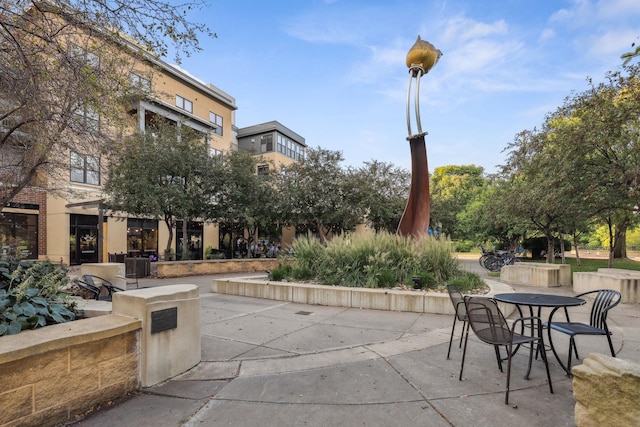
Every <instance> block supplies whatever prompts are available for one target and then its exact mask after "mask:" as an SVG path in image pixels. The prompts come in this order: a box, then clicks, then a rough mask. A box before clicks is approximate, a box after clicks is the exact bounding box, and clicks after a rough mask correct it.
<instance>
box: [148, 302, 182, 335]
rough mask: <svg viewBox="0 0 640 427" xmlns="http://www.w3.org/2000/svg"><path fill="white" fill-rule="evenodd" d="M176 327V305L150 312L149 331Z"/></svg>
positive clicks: (153, 332)
mask: <svg viewBox="0 0 640 427" xmlns="http://www.w3.org/2000/svg"><path fill="white" fill-rule="evenodd" d="M177 327H178V307H172V308H166V309H164V310H157V311H152V312H151V333H152V334H157V333H158V332H162V331H168V330H170V329H175V328H177Z"/></svg>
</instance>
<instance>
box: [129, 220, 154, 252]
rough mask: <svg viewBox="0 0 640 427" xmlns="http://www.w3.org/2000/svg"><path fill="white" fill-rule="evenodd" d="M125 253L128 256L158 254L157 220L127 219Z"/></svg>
mask: <svg viewBox="0 0 640 427" xmlns="http://www.w3.org/2000/svg"><path fill="white" fill-rule="evenodd" d="M127 255H128V256H130V257H139V256H143V257H149V256H150V255H153V256H158V221H157V220H152V219H136V218H128V219H127Z"/></svg>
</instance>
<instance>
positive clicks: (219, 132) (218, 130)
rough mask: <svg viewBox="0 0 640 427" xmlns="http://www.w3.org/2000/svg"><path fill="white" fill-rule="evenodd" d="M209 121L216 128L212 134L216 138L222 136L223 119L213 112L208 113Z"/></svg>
mask: <svg viewBox="0 0 640 427" xmlns="http://www.w3.org/2000/svg"><path fill="white" fill-rule="evenodd" d="M209 121H210V122H211V123H213V124H215V125H216V127H215V128H214V130H213V133H215V134H216V135H218V136H222V127H223V125H224V118H223V117H222V116H220V115H218V114H216V113H214V112H213V111H209Z"/></svg>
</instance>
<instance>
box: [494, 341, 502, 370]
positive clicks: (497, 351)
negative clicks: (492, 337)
mask: <svg viewBox="0 0 640 427" xmlns="http://www.w3.org/2000/svg"><path fill="white" fill-rule="evenodd" d="M493 349H494V351H495V352H496V360H497V361H498V368H499V369H500V372H504V371H503V370H502V358H501V357H500V347H498V346H497V345H494V346H493Z"/></svg>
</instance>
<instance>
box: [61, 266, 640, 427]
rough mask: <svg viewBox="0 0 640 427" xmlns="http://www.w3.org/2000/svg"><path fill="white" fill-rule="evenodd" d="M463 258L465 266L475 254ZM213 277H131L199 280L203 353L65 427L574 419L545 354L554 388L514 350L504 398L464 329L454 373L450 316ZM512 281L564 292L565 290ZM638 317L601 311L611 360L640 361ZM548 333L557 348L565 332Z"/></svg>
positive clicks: (582, 343)
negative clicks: (214, 285) (181, 369)
mask: <svg viewBox="0 0 640 427" xmlns="http://www.w3.org/2000/svg"><path fill="white" fill-rule="evenodd" d="M463 264H464V266H465V268H468V269H470V270H475V269H476V267H474V266H473V264H475V265H476V266H477V265H478V262H477V260H468V261H467V260H463ZM244 276H246V275H244ZM212 280H213V278H212V277H211V276H198V277H185V278H180V279H164V280H162V279H143V280H141V281H140V284H141V286H161V285H165V284H175V283H189V284H197V285H199V286H200V295H201V301H202V308H201V321H202V325H201V333H202V350H201V351H202V362H201V363H200V364H199V365H198V366H196V367H195V368H193V369H192V370H191V371H189V372H186V373H184V374H182V375H180V376H178V377H176V378H173V379H171V380H169V381H167V382H165V383H162V384H159V385H156V386H153V387H150V388H146V389H143V390H141V391H140V392H139V393H137V394H135V395H133V396H131V397H129V398H127V399H124V400H123V401H120V402H115V403H114V404H113V405H110V406H106V407H104V408H102V409H100V410H97V411H96V412H94V413H93V414H91V415H89V416H88V417H87V418H85V419H84V420H82V421H79V422H76V423H74V424H73V425H74V426H87V427H98V426H105V427H106V426H109V427H114V426H154V427H155V426H181V425H184V426H221V425H228V426H298V425H299V426H322V427H325V426H330V425H336V426H337V425H339V426H396V425H407V426H503V425H521V426H525V425H527V426H528V425H534V424H535V425H543V426H551V425H553V426H573V425H575V424H574V417H573V411H574V406H575V401H574V399H573V393H572V383H571V379H569V378H568V377H567V376H566V375H565V374H564V371H562V369H561V368H560V366H559V365H558V363H557V362H556V361H555V359H553V355H552V353H551V352H548V355H549V361H550V368H551V378H552V381H553V389H554V394H550V393H549V388H548V384H547V382H546V375H545V371H544V365H543V363H542V361H541V360H534V364H533V368H532V372H531V377H530V380H524V379H523V376H524V373H525V371H526V364H527V360H528V352H527V351H523V350H521V351H519V352H518V353H517V354H516V356H515V357H514V359H513V367H512V374H511V394H510V398H509V400H510V404H509V405H505V404H504V388H505V384H506V368H505V373H504V374H503V373H500V371H499V370H498V369H497V366H496V361H495V356H494V352H493V349H492V348H491V347H490V346H488V345H486V344H482V343H480V342H479V341H477V340H476V339H475V337H473V335H471V336H470V338H469V344H468V349H467V360H466V362H465V368H464V376H463V381H459V380H458V373H459V370H460V362H461V358H462V350H461V349H459V348H458V343H459V340H456V341H454V347H453V348H452V350H451V358H450V359H449V360H447V359H446V354H447V347H448V343H449V334H450V331H451V324H452V322H453V317H452V316H446V315H434V314H417V313H400V312H386V311H375V310H359V309H353V308H341V307H325V306H309V305H302V304H295V303H283V302H281V301H271V300H263V299H253V298H246V297H238V296H232V295H221V294H213V293H211V292H210V290H209V289H210V284H211V281H212ZM516 290H517V291H520V292H526V291H530V292H549V293H558V294H567V295H571V294H573V292H572V291H571V289H569V288H566V287H565V288H551V289H541V288H527V287H525V286H519V287H517V289H516ZM581 310H582V313H583V314H584V312H585V309H584V308H582V307H579V308H576V312H580V311H581ZM546 314H548V312H546V313H545V312H544V311H543V316H545V315H546ZM639 316H640V307H638V305H635V304H624V305H623V304H621V305H619V306H618V307H616V308H615V309H614V310H613V311H612V312H611V314H610V317H609V323H610V327H611V328H612V330H613V334H614V335H613V340H614V345H615V348H616V351H619V354H618V357H620V358H623V359H630V360H634V361H638V360H640V330H639V329H640V325H639V322H638V317H639ZM578 317H579V316H578ZM460 328H461V325H457V332H458V331H459V329H460ZM456 335H457V337H459V333H457V334H456ZM562 338H563V337H562ZM554 342H555V344H556V347H557V348H558V349H559V350H560V353H561V354H562V355H566V349H567V348H568V340H566V341H565V342H563V341H562V340H561V339H558V340H557V342H556V341H555V340H554ZM578 349H579V351H580V356H582V357H586V356H587V355H588V354H589V353H591V352H598V353H603V354H608V346H607V343H606V339H605V338H604V337H595V338H586V339H582V340H580V339H578ZM578 363H579V362H578Z"/></svg>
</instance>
